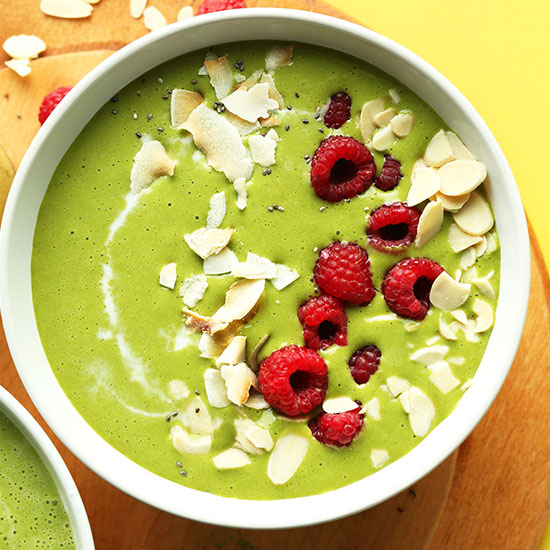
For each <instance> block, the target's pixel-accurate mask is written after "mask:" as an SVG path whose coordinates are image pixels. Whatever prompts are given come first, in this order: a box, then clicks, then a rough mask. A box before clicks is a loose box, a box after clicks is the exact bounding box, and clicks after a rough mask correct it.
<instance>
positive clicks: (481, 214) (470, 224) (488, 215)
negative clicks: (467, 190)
mask: <svg viewBox="0 0 550 550" xmlns="http://www.w3.org/2000/svg"><path fill="white" fill-rule="evenodd" d="M464 162H466V161H464ZM453 218H454V221H455V223H456V225H458V227H460V229H462V231H465V232H466V233H469V234H470V235H483V234H484V233H487V231H489V230H490V229H491V228H492V227H493V225H494V223H495V220H494V218H493V213H492V212H491V208H490V207H489V204H488V203H487V201H486V200H485V199H484V198H483V197H482V196H481V194H480V193H478V192H477V191H476V192H473V193H472V194H471V195H470V198H469V200H468V202H467V203H466V204H465V205H464V206H463V207H462V208H461V210H460V211H459V212H457V213H456V214H453Z"/></svg>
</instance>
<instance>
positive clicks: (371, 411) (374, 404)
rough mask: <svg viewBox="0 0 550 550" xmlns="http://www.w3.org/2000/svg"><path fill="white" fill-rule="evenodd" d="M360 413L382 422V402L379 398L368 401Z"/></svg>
mask: <svg viewBox="0 0 550 550" xmlns="http://www.w3.org/2000/svg"><path fill="white" fill-rule="evenodd" d="M359 412H360V413H361V414H366V415H367V416H368V417H369V418H372V419H373V420H380V418H381V417H380V401H378V397H373V398H372V399H371V400H370V401H367V402H366V403H365V404H364V405H363V408H362V409H361V410H360V411H359Z"/></svg>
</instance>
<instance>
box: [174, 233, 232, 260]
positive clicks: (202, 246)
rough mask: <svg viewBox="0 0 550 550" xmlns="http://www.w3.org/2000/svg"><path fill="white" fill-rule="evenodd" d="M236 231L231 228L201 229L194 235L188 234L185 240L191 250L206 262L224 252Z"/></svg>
mask: <svg viewBox="0 0 550 550" xmlns="http://www.w3.org/2000/svg"><path fill="white" fill-rule="evenodd" d="M234 231H235V230H234V229H231V228H226V229H212V228H210V229H208V228H206V227H201V228H200V229H197V230H196V231H193V233H186V234H185V235H184V236H183V238H184V239H185V242H186V243H187V245H188V246H189V248H190V249H191V250H192V251H193V252H195V253H196V254H198V255H199V256H200V257H201V258H202V259H203V260H205V259H206V258H208V257H209V256H212V255H213V254H218V252H220V251H221V250H223V249H224V248H225V247H226V246H227V243H228V242H229V241H230V240H231V236H232V235H233V232H234Z"/></svg>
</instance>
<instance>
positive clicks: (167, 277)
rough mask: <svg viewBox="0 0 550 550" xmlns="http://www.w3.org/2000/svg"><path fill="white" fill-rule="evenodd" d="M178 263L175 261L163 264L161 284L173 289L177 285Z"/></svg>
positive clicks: (160, 277)
mask: <svg viewBox="0 0 550 550" xmlns="http://www.w3.org/2000/svg"><path fill="white" fill-rule="evenodd" d="M177 277H178V274H177V265H176V263H175V262H170V263H169V264H166V265H164V266H162V269H161V270H160V275H159V284H160V285H161V286H163V287H165V288H171V289H172V290H173V289H174V287H175V286H176V279H177Z"/></svg>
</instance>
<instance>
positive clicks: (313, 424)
mask: <svg viewBox="0 0 550 550" xmlns="http://www.w3.org/2000/svg"><path fill="white" fill-rule="evenodd" d="M362 427H363V415H362V414H359V405H358V406H357V408H356V409H353V410H351V411H346V412H341V413H325V412H323V413H321V414H320V415H319V416H318V417H317V418H314V419H313V420H310V422H309V429H310V430H311V433H312V434H313V437H314V438H315V439H317V440H318V441H320V442H321V443H324V444H325V445H333V446H334V447H346V446H347V445H349V444H350V443H351V442H352V441H353V440H354V439H355V438H356V437H357V435H358V434H359V432H360V431H361V428H362Z"/></svg>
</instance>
